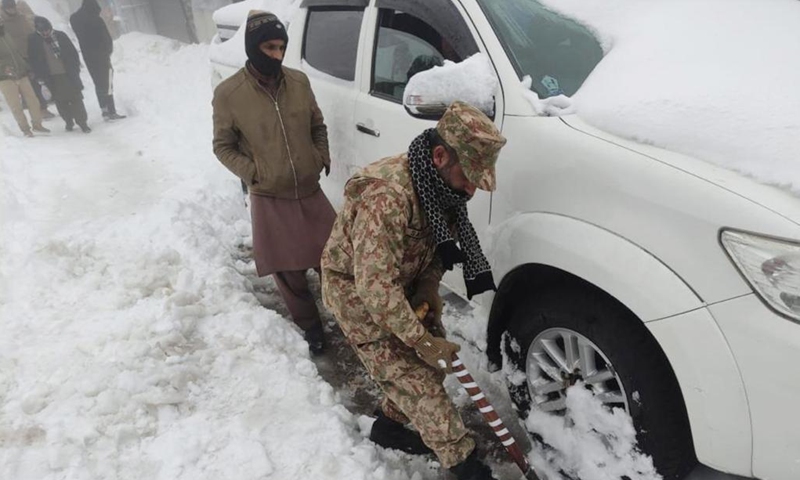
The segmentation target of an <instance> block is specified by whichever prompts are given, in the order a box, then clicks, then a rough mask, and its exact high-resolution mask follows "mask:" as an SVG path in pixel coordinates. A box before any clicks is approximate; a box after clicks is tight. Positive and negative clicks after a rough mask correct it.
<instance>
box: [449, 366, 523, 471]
mask: <svg viewBox="0 0 800 480" xmlns="http://www.w3.org/2000/svg"><path fill="white" fill-rule="evenodd" d="M452 365H453V373H454V374H455V376H456V378H458V381H459V382H460V383H461V386H462V387H464V390H466V392H467V394H468V395H469V398H471V399H472V401H473V402H474V403H475V406H477V407H478V411H479V412H481V415H483V419H484V420H486V423H488V424H489V426H490V427H492V430H493V431H494V434H495V435H496V436H497V439H498V440H500V443H501V444H502V445H503V447H505V449H506V451H508V454H509V455H510V456H511V458H512V459H513V460H514V463H516V464H517V466H518V467H519V469H520V470H522V473H523V474H525V476H526V477H527V478H533V479H535V478H536V476H533V475H532V474H533V471H532V470H531V466H530V464H529V463H528V459H527V458H525V454H524V453H522V449H520V448H519V444H517V441H516V440H514V437H513V436H511V432H509V431H508V428H506V426H505V424H504V423H503V420H502V419H501V418H500V416H499V415H498V414H497V412H496V411H495V409H494V407H493V406H492V405H491V404H490V403H489V401H488V400H487V399H486V395H484V394H483V391H482V390H481V388H480V387H479V386H478V384H477V383H475V379H473V378H472V375H471V374H470V373H469V371H468V370H467V367H466V366H464V363H463V362H462V361H461V359H460V358H458V355H456V354H453V361H452Z"/></svg>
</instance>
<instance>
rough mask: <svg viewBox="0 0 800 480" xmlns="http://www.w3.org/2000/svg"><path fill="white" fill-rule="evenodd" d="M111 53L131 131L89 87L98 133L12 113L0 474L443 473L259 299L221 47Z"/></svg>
mask: <svg viewBox="0 0 800 480" xmlns="http://www.w3.org/2000/svg"><path fill="white" fill-rule="evenodd" d="M115 52H116V53H115V65H117V67H118V68H117V78H116V85H115V86H116V87H117V88H116V94H117V98H118V100H119V102H118V103H119V104H120V106H119V109H120V110H121V111H122V112H126V113H131V114H132V115H131V117H129V118H128V119H127V120H124V121H120V122H116V123H108V124H104V123H102V122H101V121H100V119H99V117H100V114H99V110H98V108H97V105H96V102H95V100H94V98H91V97H90V96H89V95H87V99H86V103H87V106H88V108H89V114H90V120H89V121H90V124H91V125H92V126H93V127H94V132H92V133H91V134H89V135H84V134H82V133H67V132H64V131H63V126H62V124H61V122H60V121H56V120H53V121H51V122H50V123H49V125H50V126H51V127H52V128H53V134H52V135H50V136H49V137H47V136H39V137H37V138H35V139H24V138H21V136H20V134H18V133H17V131H16V125H15V124H14V121H13V119H12V118H11V115H10V114H9V113H8V111H7V110H5V111H3V112H0V123H1V124H2V132H3V133H0V135H2V138H0V141H2V142H3V150H2V151H3V155H2V157H1V158H0V179H3V181H4V185H3V187H4V188H3V194H2V196H0V201H2V215H3V216H2V219H3V220H2V221H3V225H2V228H3V236H2V238H3V240H2V241H3V244H2V250H0V254H1V255H2V256H0V274H2V297H0V330H2V332H3V334H2V335H0V478H4V479H5V478H8V479H15V480H34V479H35V480H48V479H56V478H81V479H89V478H108V479H111V478H113V479H120V480H126V479H138V478H143V477H146V478H152V479H155V480H167V479H169V480H181V479H184V480H202V479H219V478H236V479H241V480H247V479H263V478H267V477H269V478H275V479H297V478H314V479H339V478H353V479H397V480H401V479H408V478H410V477H411V475H412V474H411V473H407V469H414V470H416V472H420V471H422V472H427V470H426V468H425V467H424V466H421V465H420V464H419V463H414V462H407V461H404V460H403V459H402V458H400V457H399V456H397V455H393V454H391V453H389V454H384V452H382V451H380V450H378V449H376V448H375V447H374V446H373V445H372V444H371V443H370V442H368V441H365V440H364V439H363V436H362V434H361V433H360V432H359V422H358V420H359V419H357V418H355V417H353V415H351V414H350V413H349V412H347V411H346V409H345V408H344V407H343V406H342V405H341V403H340V401H339V399H338V396H337V394H336V393H335V392H334V391H333V390H332V388H331V387H330V386H329V385H328V384H327V383H325V382H324V381H322V380H321V379H320V377H319V375H318V373H317V370H316V367H315V365H314V364H313V363H312V362H311V360H310V359H309V356H308V351H307V345H306V344H305V342H304V341H303V340H302V336H301V334H300V332H299V330H298V329H297V328H296V327H295V326H294V325H292V324H291V322H289V321H287V320H286V319H285V318H282V317H280V316H279V315H278V314H277V313H275V312H273V311H269V310H266V309H264V308H263V307H262V306H261V305H260V304H259V303H258V301H257V300H256V298H255V296H254V294H253V292H252V285H251V282H250V281H249V280H248V277H250V276H253V275H254V272H253V266H252V263H251V261H250V258H249V256H248V254H247V253H246V248H247V246H248V245H249V242H250V238H249V236H250V222H249V218H248V213H247V211H246V210H245V208H244V206H243V202H242V196H241V192H240V190H239V185H238V181H237V180H236V179H235V178H234V177H233V176H232V175H230V174H229V173H228V172H227V171H225V170H224V168H223V167H222V166H221V165H219V164H218V162H217V161H216V159H215V158H214V157H213V154H212V153H211V142H210V137H211V108H210V100H211V92H210V90H209V88H208V80H207V75H208V74H207V47H205V46H184V47H181V48H178V46H177V44H176V43H175V42H172V41H169V40H166V39H161V38H156V37H151V36H146V35H139V34H137V35H126V36H125V37H123V38H122V39H121V40H120V41H118V42H117V44H116V49H115ZM84 80H85V81H86V82H87V85H90V83H89V80H88V78H85V79H84ZM424 463H425V464H429V463H430V462H428V461H425V462H424ZM434 465H435V464H434ZM413 475H415V476H416V478H422V477H420V474H419V473H414V474H413ZM433 475H434V474H433V473H431V474H428V476H427V478H433Z"/></svg>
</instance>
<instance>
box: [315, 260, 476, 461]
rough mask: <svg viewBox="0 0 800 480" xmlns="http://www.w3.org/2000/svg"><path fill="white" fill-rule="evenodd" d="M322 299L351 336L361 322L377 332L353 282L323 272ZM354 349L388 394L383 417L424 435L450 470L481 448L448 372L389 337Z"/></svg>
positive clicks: (334, 273)
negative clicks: (452, 392)
mask: <svg viewBox="0 0 800 480" xmlns="http://www.w3.org/2000/svg"><path fill="white" fill-rule="evenodd" d="M322 300H323V302H324V303H325V306H326V307H327V309H328V310H329V311H330V312H331V313H333V315H334V316H335V317H336V320H337V322H339V323H340V324H342V323H345V324H347V325H348V327H349V328H347V329H344V328H343V329H342V330H343V331H344V332H345V335H347V332H348V331H349V330H351V329H353V328H354V327H355V326H356V325H358V324H359V323H363V324H364V325H365V326H367V328H368V329H372V328H373V327H374V326H375V323H374V322H372V320H371V318H370V314H369V312H367V310H366V309H365V308H364V307H363V306H362V303H361V301H360V299H359V298H358V295H357V294H356V291H355V283H354V281H353V279H352V277H348V276H346V275H342V274H339V273H336V272H329V271H324V270H323V272H322ZM351 345H352V346H353V349H354V350H355V352H356V355H358V358H359V359H360V360H361V363H363V364H364V367H366V369H367V371H368V372H369V374H370V376H372V379H373V380H375V382H376V383H377V384H378V386H380V387H381V390H383V393H384V398H383V400H382V403H381V408H382V410H383V412H384V413H385V414H386V416H387V417H389V418H390V419H392V420H395V421H397V422H400V423H403V424H408V423H409V422H410V423H411V425H413V426H414V428H415V429H416V430H417V431H418V432H419V434H420V436H421V437H422V441H423V442H425V445H427V446H428V447H430V448H431V450H433V451H434V453H436V456H437V457H438V458H439V462H440V463H441V464H442V466H443V467H444V468H450V467H452V466H454V465H456V464H459V463H461V462H462V461H464V459H466V458H467V456H468V455H469V454H470V453H471V452H472V450H473V449H474V448H475V441H474V440H473V439H472V438H471V437H470V436H469V430H467V428H466V427H465V426H464V422H463V421H462V420H461V416H460V415H459V413H458V410H456V408H455V406H454V405H453V402H452V400H450V397H449V396H448V395H447V392H446V391H445V389H444V385H442V382H443V381H444V377H445V375H444V373H443V372H441V371H439V370H436V369H434V368H432V367H430V366H428V365H427V364H426V363H425V362H423V361H422V360H420V359H419V357H417V354H416V352H415V351H414V349H412V348H410V347H408V346H407V345H405V344H404V343H403V342H402V341H401V340H400V339H399V338H397V337H395V336H394V335H392V334H391V333H390V332H386V335H385V337H383V338H379V339H376V340H374V341H371V342H367V343H361V344H357V345H356V344H353V343H352V342H351Z"/></svg>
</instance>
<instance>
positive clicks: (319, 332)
mask: <svg viewBox="0 0 800 480" xmlns="http://www.w3.org/2000/svg"><path fill="white" fill-rule="evenodd" d="M303 336H304V337H305V339H306V342H308V350H309V351H310V352H311V354H312V355H319V354H321V353H322V352H324V351H325V330H323V329H322V323H321V322H320V323H318V324H317V325H314V326H313V327H311V328H309V329H308V330H306V331H305V333H304V335H303Z"/></svg>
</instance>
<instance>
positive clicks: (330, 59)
mask: <svg viewBox="0 0 800 480" xmlns="http://www.w3.org/2000/svg"><path fill="white" fill-rule="evenodd" d="M363 17H364V10H363V9H352V8H315V9H310V10H309V11H308V21H307V22H306V32H305V36H304V38H303V59H304V60H305V61H306V62H308V64H309V65H311V66H312V67H314V68H316V69H317V70H320V71H323V72H325V73H327V74H329V75H333V76H334V77H337V78H341V79H342V80H349V81H352V80H353V79H355V76H356V57H357V55H358V35H359V32H361V20H362V19H363Z"/></svg>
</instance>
